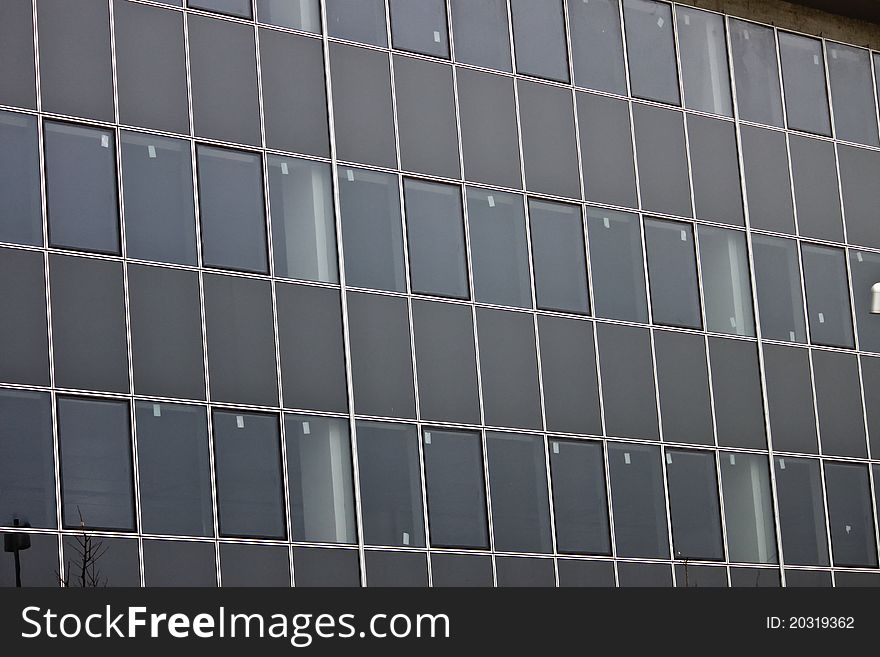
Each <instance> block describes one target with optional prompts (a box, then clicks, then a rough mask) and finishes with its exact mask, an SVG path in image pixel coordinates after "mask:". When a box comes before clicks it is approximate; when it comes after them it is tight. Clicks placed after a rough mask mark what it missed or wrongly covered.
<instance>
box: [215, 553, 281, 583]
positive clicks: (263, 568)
mask: <svg viewBox="0 0 880 657" xmlns="http://www.w3.org/2000/svg"><path fill="white" fill-rule="evenodd" d="M220 576H221V578H222V582H223V586H248V587H254V586H259V587H264V586H265V587H287V586H290V556H289V555H288V552H287V547H285V546H283V545H282V546H279V545H245V544H236V543H221V544H220Z"/></svg>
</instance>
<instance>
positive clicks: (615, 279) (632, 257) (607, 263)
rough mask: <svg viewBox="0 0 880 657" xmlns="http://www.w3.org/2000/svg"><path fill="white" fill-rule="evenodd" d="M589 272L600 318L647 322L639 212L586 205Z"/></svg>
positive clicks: (597, 313)
mask: <svg viewBox="0 0 880 657" xmlns="http://www.w3.org/2000/svg"><path fill="white" fill-rule="evenodd" d="M587 228H588V231H589V236H590V270H591V271H590V273H591V275H592V277H593V302H594V303H595V312H596V315H597V316H598V317H607V318H609V319H621V320H626V321H631V322H647V321H648V300H647V296H646V292H645V266H644V262H643V257H642V234H641V227H640V222H639V217H638V215H635V214H627V213H624V212H613V211H611V210H603V209H600V208H587Z"/></svg>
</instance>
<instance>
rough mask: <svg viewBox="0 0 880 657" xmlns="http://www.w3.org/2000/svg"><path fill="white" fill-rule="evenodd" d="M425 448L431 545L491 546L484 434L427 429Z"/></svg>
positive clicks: (426, 492) (454, 546)
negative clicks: (481, 438) (487, 522)
mask: <svg viewBox="0 0 880 657" xmlns="http://www.w3.org/2000/svg"><path fill="white" fill-rule="evenodd" d="M423 450H424V454H425V494H426V495H427V499H428V527H429V529H430V532H431V545H432V546H433V547H450V548H478V549H484V550H486V549H488V548H489V529H488V526H487V524H486V485H485V482H484V481H483V449H482V445H481V442H480V434H478V433H471V432H465V431H442V430H438V429H425V430H424V433H423Z"/></svg>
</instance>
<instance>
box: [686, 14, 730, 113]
mask: <svg viewBox="0 0 880 657" xmlns="http://www.w3.org/2000/svg"><path fill="white" fill-rule="evenodd" d="M675 11H676V18H677V26H678V41H679V44H680V46H681V75H682V77H683V78H684V80H683V83H684V102H685V105H686V106H687V107H689V108H690V109H695V110H699V111H701V112H710V113H712V114H721V115H723V116H733V101H732V100H731V97H730V68H729V66H728V62H727V39H726V33H725V29H724V16H722V15H721V14H714V13H710V12H707V11H699V10H697V9H691V8H690V7H683V6H680V5H679V6H677V7H676V9H675Z"/></svg>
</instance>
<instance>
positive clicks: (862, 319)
mask: <svg viewBox="0 0 880 657" xmlns="http://www.w3.org/2000/svg"><path fill="white" fill-rule="evenodd" d="M849 266H850V271H851V273H852V287H853V297H854V299H853V300H854V301H855V307H856V323H857V324H858V327H859V348H860V349H863V350H864V351H874V352H880V317H877V316H876V315H874V314H872V313H871V302H872V293H871V288H872V287H873V286H874V284H875V283H878V282H880V254H878V253H869V252H867V251H857V250H855V249H850V252H849Z"/></svg>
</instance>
